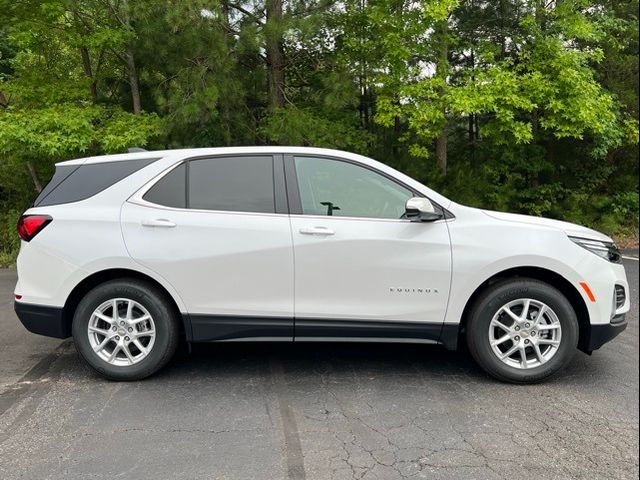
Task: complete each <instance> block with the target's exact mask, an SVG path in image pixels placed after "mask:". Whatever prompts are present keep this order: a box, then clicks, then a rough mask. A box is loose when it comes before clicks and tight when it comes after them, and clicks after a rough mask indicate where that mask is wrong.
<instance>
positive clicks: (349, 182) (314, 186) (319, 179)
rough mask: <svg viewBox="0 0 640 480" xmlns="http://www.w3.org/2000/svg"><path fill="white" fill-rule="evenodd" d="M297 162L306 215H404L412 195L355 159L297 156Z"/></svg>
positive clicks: (378, 216) (390, 216) (381, 216)
mask: <svg viewBox="0 0 640 480" xmlns="http://www.w3.org/2000/svg"><path fill="white" fill-rule="evenodd" d="M295 165H296V175H297V178H298V188H299V190H300V200H301V202H302V213H304V214H306V215H333V216H336V217H365V218H401V217H402V215H404V212H405V203H406V201H407V200H408V199H409V198H411V197H412V196H413V193H412V192H411V191H410V190H409V189H407V188H405V187H403V186H401V185H399V184H397V183H396V182H394V181H393V180H390V179H388V178H386V177H384V176H382V175H380V174H378V173H376V172H374V171H372V170H369V169H368V168H364V167H360V166H358V165H354V164H352V163H348V162H341V161H339V160H330V159H323V158H309V157H296V158H295Z"/></svg>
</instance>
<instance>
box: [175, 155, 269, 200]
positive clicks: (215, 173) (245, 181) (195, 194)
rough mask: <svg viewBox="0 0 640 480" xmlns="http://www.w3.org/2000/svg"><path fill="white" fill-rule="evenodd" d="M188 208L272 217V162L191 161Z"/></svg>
mask: <svg viewBox="0 0 640 480" xmlns="http://www.w3.org/2000/svg"><path fill="white" fill-rule="evenodd" d="M188 197H189V204H188V208H195V209H202V210H226V211H235V212H258V213H274V212H275V197H274V191H273V158H272V157H270V156H254V157H250V156H247V157H244V156H243V157H221V158H206V159H202V160H191V161H190V162H189V174H188Z"/></svg>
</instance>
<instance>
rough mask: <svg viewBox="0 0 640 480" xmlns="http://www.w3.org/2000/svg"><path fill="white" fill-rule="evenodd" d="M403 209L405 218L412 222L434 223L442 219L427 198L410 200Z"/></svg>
mask: <svg viewBox="0 0 640 480" xmlns="http://www.w3.org/2000/svg"><path fill="white" fill-rule="evenodd" d="M404 208H405V213H404V214H405V216H406V217H407V218H408V219H409V220H411V221H412V222H434V221H436V220H440V219H441V218H442V215H441V214H440V213H438V212H436V209H435V208H433V204H432V203H431V202H430V201H429V199H428V198H423V197H413V198H410V199H409V200H407V203H406V204H405V207H404Z"/></svg>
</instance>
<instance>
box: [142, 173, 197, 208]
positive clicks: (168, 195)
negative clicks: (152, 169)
mask: <svg viewBox="0 0 640 480" xmlns="http://www.w3.org/2000/svg"><path fill="white" fill-rule="evenodd" d="M186 172H187V167H186V166H185V164H184V163H183V164H182V165H180V166H178V167H176V168H174V169H173V170H171V171H170V172H169V173H167V174H166V175H165V176H164V177H162V178H161V179H160V180H158V182H156V184H155V185H154V186H153V187H151V189H150V190H149V191H148V192H147V193H145V195H144V197H142V198H144V199H145V200H146V201H148V202H151V203H156V204H158V205H164V206H166V207H175V208H186V206H187V189H186V183H185V180H186Z"/></svg>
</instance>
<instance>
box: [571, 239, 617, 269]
mask: <svg viewBox="0 0 640 480" xmlns="http://www.w3.org/2000/svg"><path fill="white" fill-rule="evenodd" d="M569 238H570V239H571V241H573V242H575V243H577V244H578V245H580V246H581V247H582V248H585V249H587V250H589V251H590V252H591V253H595V254H596V255H598V256H599V257H601V258H604V259H605V260H609V261H610V262H612V263H621V262H622V255H621V254H620V250H619V249H618V247H616V245H615V244H614V243H612V242H602V241H600V240H591V239H590V238H580V237H569Z"/></svg>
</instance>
